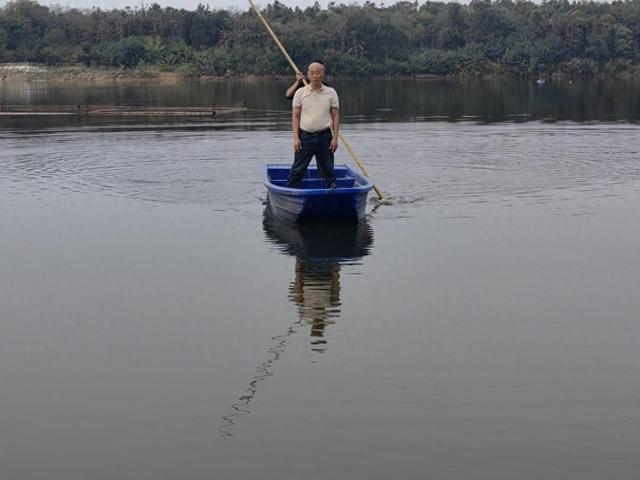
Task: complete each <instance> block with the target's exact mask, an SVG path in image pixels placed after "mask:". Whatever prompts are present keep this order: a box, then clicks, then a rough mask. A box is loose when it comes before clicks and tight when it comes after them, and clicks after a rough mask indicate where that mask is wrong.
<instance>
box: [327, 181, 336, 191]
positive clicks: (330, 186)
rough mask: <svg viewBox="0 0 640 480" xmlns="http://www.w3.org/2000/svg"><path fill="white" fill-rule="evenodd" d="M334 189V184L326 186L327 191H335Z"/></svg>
mask: <svg viewBox="0 0 640 480" xmlns="http://www.w3.org/2000/svg"><path fill="white" fill-rule="evenodd" d="M335 189H336V182H331V183H330V184H329V185H328V186H327V190H335Z"/></svg>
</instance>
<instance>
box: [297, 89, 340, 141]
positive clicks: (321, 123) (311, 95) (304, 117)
mask: <svg viewBox="0 0 640 480" xmlns="http://www.w3.org/2000/svg"><path fill="white" fill-rule="evenodd" d="M293 108H301V109H302V110H301V113H300V128H301V129H302V130H305V131H307V132H319V131H321V130H324V129H325V128H329V127H331V109H332V108H340V102H339V100H338V94H337V93H336V91H335V90H334V89H333V88H331V87H327V86H326V85H323V86H322V87H321V88H320V89H318V90H313V89H312V88H311V85H307V86H306V87H304V88H300V89H298V91H297V92H296V94H295V95H294V96H293Z"/></svg>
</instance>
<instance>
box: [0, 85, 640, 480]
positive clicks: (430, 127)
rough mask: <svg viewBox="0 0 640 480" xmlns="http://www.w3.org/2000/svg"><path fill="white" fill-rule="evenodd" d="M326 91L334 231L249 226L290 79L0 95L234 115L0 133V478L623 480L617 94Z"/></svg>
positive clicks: (636, 195) (628, 471) (631, 448)
mask: <svg viewBox="0 0 640 480" xmlns="http://www.w3.org/2000/svg"><path fill="white" fill-rule="evenodd" d="M334 85H336V87H337V88H338V89H339V92H340V93H342V96H341V101H342V110H343V113H344V115H343V117H344V118H343V120H344V125H343V133H344V135H345V136H346V137H347V138H348V139H349V141H350V143H351V144H352V145H353V147H354V148H355V150H356V151H357V152H358V153H359V155H360V156H361V157H362V158H363V159H364V161H365V163H366V165H367V167H368V169H369V171H370V173H371V175H372V177H373V179H374V181H375V182H376V184H377V185H378V186H379V187H380V188H381V189H382V190H383V191H384V192H385V193H386V194H387V199H386V200H385V201H384V202H382V203H379V202H377V201H376V199H375V195H374V194H373V193H372V194H371V198H370V201H369V204H368V209H367V211H368V215H367V221H366V222H365V223H363V224H361V225H357V226H354V227H345V226H343V227H340V228H339V229H335V230H334V229H327V228H323V227H321V226H317V225H316V226H314V225H311V226H306V227H292V226H288V225H283V224H282V223H279V222H275V221H274V220H273V219H272V218H271V217H270V216H269V215H268V213H267V212H265V205H264V202H265V199H266V193H265V189H264V187H263V186H262V184H261V170H262V166H263V164H264V163H275V162H286V163H288V162H290V161H291V159H292V158H291V156H292V155H291V134H290V132H289V130H288V125H287V124H288V119H289V112H288V108H289V104H288V103H287V101H286V100H284V99H283V98H282V92H283V90H284V88H285V86H286V85H285V84H284V83H282V82H275V81H256V82H253V83H248V82H226V83H225V82H218V83H208V84H207V83H193V84H184V85H175V86H152V85H149V86H137V87H120V86H109V87H90V88H89V87H87V88H70V87H63V86H46V85H42V84H24V85H6V84H0V102H2V103H4V104H21V103H42V104H46V103H57V104H62V103H65V104H76V103H94V104H97V103H119V104H124V103H127V102H129V103H131V102H137V103H144V104H149V105H212V104H216V105H240V104H242V102H246V105H247V108H248V110H247V112H244V113H240V114H235V115H231V116H227V117H220V118H217V119H214V120H203V119H195V120H193V121H186V120H181V119H174V120H171V121H146V122H141V121H140V120H139V119H138V120H131V119H126V120H114V119H88V120H87V119H81V120H78V119H77V118H75V117H70V118H62V117H45V118H38V119H30V118H9V117H0V233H1V235H0V478H2V479H3V480H5V479H6V480H24V479H29V480H35V479H37V480H40V479H42V480H45V479H46V480H57V479H60V480H85V479H92V480H100V479H105V480H107V479H108V480H113V479H114V478H117V479H123V480H124V479H126V480H128V479H132V480H133V479H135V480H146V479H149V480H158V479H181V480H182V479H198V480H200V479H226V478H237V479H241V478H261V479H272V478H273V479H275V478H292V479H296V478H305V479H362V478H367V479H389V478H402V479H424V478H432V479H447V480H448V479H451V480H459V479H491V480H496V479H505V480H507V479H509V480H511V479H515V478H517V479H531V480H540V479H562V480H565V479H581V480H585V479H593V480H596V479H597V480H600V479H602V478H635V476H636V475H637V472H638V471H639V470H640V459H639V458H638V450H639V449H640V348H639V346H640V320H639V314H640V296H638V285H639V284H640V250H639V249H638V242H639V240H640V209H639V208H638V206H639V204H640V126H638V125H637V124H636V123H635V122H636V120H637V112H638V111H640V96H639V94H638V92H640V90H639V89H638V84H634V83H629V82H615V83H611V82H602V81H592V82H575V83H573V84H569V83H568V82H562V83H554V82H549V83H547V84H545V85H537V84H536V83H535V82H466V83H452V82H408V81H407V82H401V81H393V82H392V81H389V82H382V81H378V82H372V83H363V84H359V85H355V84H349V83H347V82H338V81H336V82H335V83H334ZM336 162H337V163H348V164H352V163H353V162H352V161H351V159H350V158H349V156H348V154H347V153H346V151H345V150H344V148H341V149H340V150H339V151H338V155H337V159H336Z"/></svg>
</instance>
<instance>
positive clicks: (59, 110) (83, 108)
mask: <svg viewBox="0 0 640 480" xmlns="http://www.w3.org/2000/svg"><path fill="white" fill-rule="evenodd" d="M246 110H247V107H246V106H244V105H243V106H240V107H219V106H211V107H148V106H140V105H0V115H3V116H20V115H33V116H39V115H78V116H103V117H107V116H113V117H118V116H147V117H215V116H219V115H228V114H231V113H238V112H245V111H246Z"/></svg>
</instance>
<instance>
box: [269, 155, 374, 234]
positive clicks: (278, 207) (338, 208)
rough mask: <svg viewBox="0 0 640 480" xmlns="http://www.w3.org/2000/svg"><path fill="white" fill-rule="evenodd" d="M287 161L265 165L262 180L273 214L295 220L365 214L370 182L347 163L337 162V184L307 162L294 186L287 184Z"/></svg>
mask: <svg viewBox="0 0 640 480" xmlns="http://www.w3.org/2000/svg"><path fill="white" fill-rule="evenodd" d="M289 169H290V166H289V165H278V164H269V165H266V166H265V169H264V184H265V186H266V187H267V191H268V194H269V204H270V206H271V210H272V212H273V214H274V215H275V216H276V217H279V218H282V219H285V220H288V221H291V222H297V221H300V220H304V219H322V220H353V221H358V220H361V219H362V218H363V217H364V214H365V207H366V203H367V195H368V193H369V190H371V189H372V188H373V183H371V180H369V179H368V178H367V177H365V176H363V175H361V174H359V173H357V172H356V171H354V170H353V169H352V168H350V167H348V166H347V165H336V166H335V168H334V169H335V173H336V188H334V189H332V190H330V189H328V188H327V181H326V180H324V179H323V178H321V176H320V175H319V174H318V168H317V167H316V166H309V168H307V173H306V174H305V177H304V178H303V180H302V183H301V184H300V185H299V186H298V187H297V188H289V187H287V186H286V185H287V178H288V177H289Z"/></svg>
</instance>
